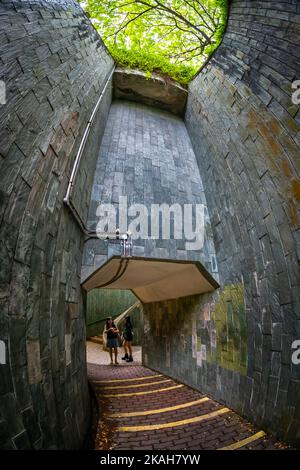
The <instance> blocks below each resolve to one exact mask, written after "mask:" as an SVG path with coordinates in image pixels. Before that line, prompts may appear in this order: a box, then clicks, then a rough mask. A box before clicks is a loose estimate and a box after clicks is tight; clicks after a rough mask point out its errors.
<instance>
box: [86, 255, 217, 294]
mask: <svg viewBox="0 0 300 470" xmlns="http://www.w3.org/2000/svg"><path fill="white" fill-rule="evenodd" d="M82 287H83V288H84V289H85V290H86V291H90V290H92V289H96V288H109V289H130V290H131V291H132V292H133V293H134V294H135V295H136V297H137V298H138V299H140V300H141V301H142V302H144V303H149V302H158V301H162V300H169V299H176V298H179V297H186V296H188V295H195V294H204V293H206V292H212V291H214V290H215V289H217V288H218V287H219V284H218V283H217V281H216V280H215V279H214V278H213V277H212V276H211V274H210V273H209V272H208V271H207V270H206V268H205V267H204V266H203V265H202V264H201V263H200V262H199V261H181V260H169V259H158V258H155V259H154V258H140V257H132V258H122V257H120V256H113V257H112V258H110V259H109V260H108V261H107V262H106V263H104V264H103V265H102V266H100V268H98V269H97V270H96V271H94V273H92V274H91V275H90V276H89V277H88V278H87V279H86V280H85V281H84V282H83V283H82Z"/></svg>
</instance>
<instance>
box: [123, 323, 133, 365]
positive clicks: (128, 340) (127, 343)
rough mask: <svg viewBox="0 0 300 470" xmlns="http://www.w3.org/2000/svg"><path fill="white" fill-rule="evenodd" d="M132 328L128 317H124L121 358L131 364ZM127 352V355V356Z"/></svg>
mask: <svg viewBox="0 0 300 470" xmlns="http://www.w3.org/2000/svg"><path fill="white" fill-rule="evenodd" d="M132 330H133V326H132V323H131V320H130V316H129V315H126V317H125V326H124V331H123V338H124V343H123V346H124V350H125V356H124V357H122V360H123V361H126V362H133V357H132V347H131V344H132V339H133V332H132ZM128 352H129V354H128Z"/></svg>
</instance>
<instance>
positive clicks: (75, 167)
mask: <svg viewBox="0 0 300 470" xmlns="http://www.w3.org/2000/svg"><path fill="white" fill-rule="evenodd" d="M115 68H116V66H115V65H114V66H113V68H112V70H111V72H110V74H109V76H108V78H107V80H106V83H105V85H104V88H103V90H102V92H101V94H100V96H99V98H98V100H97V103H96V105H95V107H94V109H93V112H92V114H91V117H90V119H89V120H88V122H87V125H86V128H85V131H84V134H83V137H82V139H81V142H80V145H79V149H78V151H77V154H76V158H75V161H74V165H73V168H72V172H71V177H70V181H69V184H68V188H67V192H66V195H65V197H64V199H63V201H64V204H65V205H66V206H67V207H68V208H69V210H70V212H71V214H72V215H73V217H74V219H75V220H76V222H77V224H78V225H79V227H80V230H81V231H82V232H83V233H84V235H86V237H87V238H98V237H97V234H96V231H95V230H89V229H88V228H87V227H86V225H85V223H84V221H83V220H82V218H81V216H80V214H79V213H78V211H77V210H76V208H75V206H74V205H73V203H72V200H71V195H72V189H73V187H74V183H75V178H76V175H77V172H78V168H79V165H80V161H81V157H82V154H83V151H84V148H85V145H86V142H87V139H88V136H89V133H90V130H91V126H92V124H93V121H94V119H95V116H96V113H97V111H98V108H99V106H100V103H101V101H102V98H103V96H104V93H105V91H106V88H107V86H108V84H109V82H110V79H111V77H112V76H113V73H114V71H115Z"/></svg>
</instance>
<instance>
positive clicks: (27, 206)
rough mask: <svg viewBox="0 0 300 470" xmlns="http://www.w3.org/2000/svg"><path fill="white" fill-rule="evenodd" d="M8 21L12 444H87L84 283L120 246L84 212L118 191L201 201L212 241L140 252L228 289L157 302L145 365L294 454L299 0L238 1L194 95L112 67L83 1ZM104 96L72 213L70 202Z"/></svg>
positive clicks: (4, 260) (5, 189) (5, 246)
mask: <svg viewBox="0 0 300 470" xmlns="http://www.w3.org/2000/svg"><path fill="white" fill-rule="evenodd" d="M0 18H1V23H0V38H1V43H0V80H3V81H4V82H5V84H6V91H7V101H6V104H5V105H1V106H0V123H1V127H0V221H1V225H0V234H1V237H0V256H1V266H0V306H1V309H0V345H1V348H0V349H1V351H2V349H3V348H2V346H3V345H4V347H5V349H4V352H5V354H4V356H5V357H4V359H5V360H2V361H1V362H0V447H1V448H3V449H79V448H82V446H83V445H84V442H85V439H86V436H87V435H88V432H89V428H90V426H91V413H92V409H91V398H90V392H89V387H88V380H87V366H86V355H85V348H86V346H85V340H86V327H85V303H86V298H85V297H86V293H85V290H84V289H83V288H82V286H81V284H82V282H84V281H85V279H86V278H88V276H90V275H91V273H93V272H94V271H95V270H97V269H98V268H99V267H100V266H101V265H103V263H105V262H106V261H107V259H108V258H110V257H112V256H113V255H116V254H118V246H117V245H116V244H114V243H107V242H105V241H101V240H99V239H97V238H89V237H85V236H84V233H83V230H82V226H80V223H79V222H78V219H80V221H81V223H83V224H84V225H85V226H86V227H87V229H88V231H90V232H91V231H93V230H94V229H95V226H96V223H97V216H96V210H97V206H98V204H99V202H100V201H101V202H105V203H112V204H116V205H117V204H118V203H119V197H120V196H127V198H128V201H129V203H137V204H145V205H146V206H149V205H150V204H162V203H166V204H173V203H179V204H198V203H201V204H203V205H204V206H205V213H204V218H205V233H204V246H203V248H202V249H201V250H187V249H186V246H185V244H184V243H183V241H182V240H175V239H172V240H163V239H159V240H153V239H150V240H136V241H135V242H134V246H133V254H134V255H135V256H137V257H139V258H141V257H142V258H146V259H148V258H149V259H150V258H151V259H153V258H154V259H155V258H157V259H158V258H159V259H164V260H168V259H169V260H186V261H191V262H192V261H195V262H201V263H202V265H203V266H204V267H205V269H206V270H207V272H208V273H209V274H210V275H211V276H212V277H213V278H214V279H215V280H216V281H217V282H218V284H219V286H220V287H219V288H217V289H215V290H214V291H213V292H211V293H206V294H199V295H193V296H185V297H182V298H178V299H173V300H164V301H160V302H153V301H151V302H147V303H144V305H143V324H144V340H143V365H144V366H146V367H149V368H151V369H153V370H155V371H158V373H162V374H165V375H167V376H168V377H171V378H172V379H175V380H178V381H180V382H183V383H185V384H188V385H190V386H192V387H193V388H194V389H196V390H198V391H199V392H201V393H202V394H207V395H209V396H211V397H213V398H214V399H216V400H218V401H219V402H221V403H223V404H224V405H226V406H227V407H229V408H231V409H233V410H234V411H236V412H237V413H239V414H240V415H241V416H243V417H244V418H246V419H247V420H249V421H250V422H252V423H253V424H255V425H256V426H259V427H261V428H262V429H263V430H264V431H266V432H268V433H270V434H272V435H274V436H275V437H276V438H278V439H282V440H284V441H286V442H288V443H291V444H292V445H293V446H295V447H299V446H300V365H297V364H296V363H295V362H294V363H293V361H292V354H293V346H292V345H293V343H294V341H295V340H299V339H300V270H299V262H300V221H299V220H300V218H299V217H300V212H299V203H300V160H299V147H300V111H299V106H298V105H296V104H293V101H292V93H293V88H292V83H293V82H294V81H295V80H297V79H300V61H299V57H300V46H299V38H300V5H299V2H297V1H295V0H285V1H277V0H272V1H264V0H262V1H255V2H254V1H247V0H233V1H232V2H230V13H229V20H228V25H227V30H226V33H225V36H224V39H223V42H222V44H221V45H220V47H219V48H218V50H217V51H216V52H215V54H214V55H213V57H212V58H211V59H210V61H209V62H208V63H207V64H206V65H205V66H204V67H203V69H202V70H201V71H200V72H199V73H198V74H197V76H196V77H195V78H194V79H193V80H192V82H191V83H190V84H189V87H188V91H186V90H184V89H182V88H181V87H179V86H178V85H176V84H175V83H173V84H172V83H164V82H163V81H162V79H161V78H159V77H156V78H152V79H151V80H146V79H145V77H144V76H143V74H141V73H138V72H135V73H131V72H128V71H124V70H119V69H117V70H116V71H115V72H114V73H113V71H114V62H113V60H112V58H111V57H110V55H109V53H108V51H107V50H106V48H105V46H104V44H103V42H102V40H101V38H100V37H99V35H98V34H97V32H96V31H95V29H94V28H93V27H92V25H91V23H90V20H89V19H88V18H87V17H86V16H85V15H84V13H83V11H82V10H81V8H80V6H79V5H78V4H77V3H76V2H75V1H73V0H64V1H59V0H54V1H51V2H49V1H46V0H34V1H33V0H31V1H27V0H25V1H22V2H21V1H10V0H6V1H5V2H1V4H0ZM99 98H100V101H99V106H98V107H97V109H96V114H95V119H94V120H93V124H92V125H91V127H90V133H89V137H88V139H87V142H86V145H85V147H84V150H83V154H82V158H81V160H80V165H79V167H78V171H77V173H76V178H75V179H74V182H73V183H74V184H73V185H72V188H71V198H70V200H71V201H72V207H73V214H72V213H71V212H70V211H69V210H68V208H67V207H66V205H65V204H64V198H65V196H66V194H67V189H68V185H69V182H70V179H71V177H72V169H73V167H74V162H75V159H76V155H78V152H79V149H80V144H81V142H82V139H83V136H84V132H85V129H86V126H87V123H88V122H89V119H90V116H91V114H92V112H93V110H95V105H96V103H97V102H98V100H99ZM74 213H75V214H76V217H77V218H74ZM166 332H168V334H166ZM2 356H3V354H2ZM2 359H3V358H2ZM110 378H111V377H110ZM195 393H196V392H195ZM197 393H198V392H197ZM79 404H80V406H79Z"/></svg>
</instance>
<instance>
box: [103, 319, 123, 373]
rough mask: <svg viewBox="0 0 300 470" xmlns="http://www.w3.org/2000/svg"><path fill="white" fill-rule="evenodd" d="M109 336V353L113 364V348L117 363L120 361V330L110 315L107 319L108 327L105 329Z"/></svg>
mask: <svg viewBox="0 0 300 470" xmlns="http://www.w3.org/2000/svg"><path fill="white" fill-rule="evenodd" d="M104 333H106V337H107V347H108V348H109V355H110V364H111V365H112V364H113V363H114V362H113V350H114V355H115V364H119V363H118V346H119V330H118V328H117V327H116V325H115V323H114V321H113V319H112V318H111V317H110V318H108V319H107V320H106V327H105V331H104Z"/></svg>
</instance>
